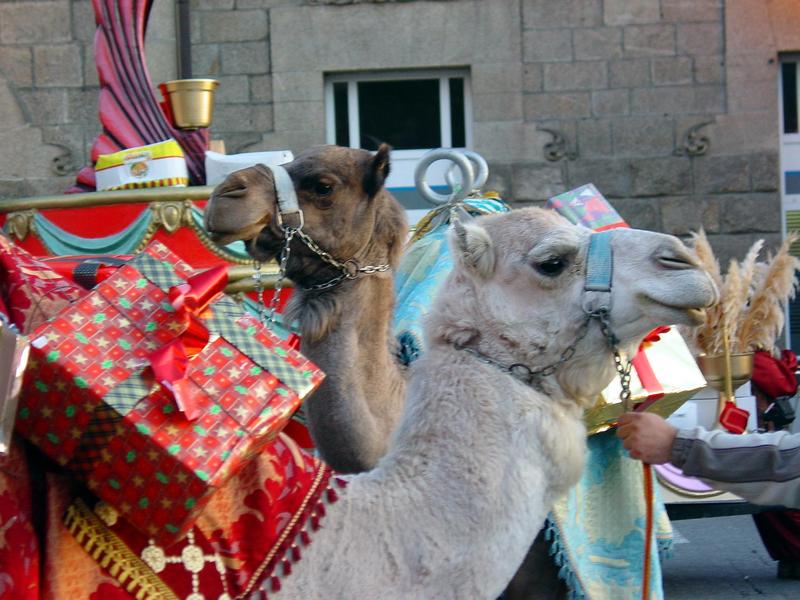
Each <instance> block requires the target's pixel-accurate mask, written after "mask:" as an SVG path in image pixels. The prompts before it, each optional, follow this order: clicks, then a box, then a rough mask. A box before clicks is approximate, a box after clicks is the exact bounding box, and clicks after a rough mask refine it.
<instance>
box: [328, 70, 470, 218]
mask: <svg viewBox="0 0 800 600" xmlns="http://www.w3.org/2000/svg"><path fill="white" fill-rule="evenodd" d="M325 105H326V120H327V129H326V137H327V142H328V143H329V144H337V145H339V146H349V147H351V148H363V149H365V150H377V149H378V146H379V145H380V144H381V143H383V142H385V143H387V144H389V145H390V146H391V147H392V173H391V175H390V176H389V181H388V182H387V187H388V188H389V189H390V190H391V191H392V193H393V194H394V195H395V197H397V199H398V200H400V202H401V203H402V204H403V205H404V206H405V207H406V208H407V209H412V211H413V210H415V209H416V210H419V211H424V210H428V209H430V208H431V206H430V205H429V204H428V203H426V202H425V201H424V200H423V199H422V198H421V197H420V196H419V195H418V194H416V191H415V189H414V169H415V168H416V164H417V162H418V161H419V159H420V158H421V157H422V156H423V155H424V154H425V152H427V151H428V150H430V149H432V148H471V147H472V131H471V126H470V125H471V104H470V87H469V72H468V71H467V70H465V69H453V70H437V71H393V72H362V73H341V74H333V75H329V76H328V77H327V78H326V81H325ZM440 163H441V161H440ZM440 163H435V164H434V165H432V168H431V169H430V170H429V171H428V181H429V183H430V184H431V187H433V188H434V189H437V188H439V190H440V191H443V190H445V189H447V186H446V184H445V180H444V172H445V170H446V168H447V167H448V165H447V164H444V163H441V164H440ZM418 216H419V214H416V213H414V212H412V213H411V214H409V217H410V218H411V219H412V221H413V220H415V217H418Z"/></svg>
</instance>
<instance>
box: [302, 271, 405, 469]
mask: <svg viewBox="0 0 800 600" xmlns="http://www.w3.org/2000/svg"><path fill="white" fill-rule="evenodd" d="M329 294H331V296H332V297H331V298H328V299H325V298H323V297H319V298H308V306H307V307H306V310H308V311H313V313H314V315H313V317H314V318H317V317H318V316H319V312H320V311H321V310H323V309H324V310H326V311H327V313H328V314H327V315H326V318H327V319H329V322H328V323H327V326H326V334H325V335H323V336H321V337H319V338H318V339H309V340H308V341H307V342H306V341H304V343H303V347H302V349H303V352H304V354H306V355H307V356H308V357H309V358H310V359H311V360H312V361H314V362H315V363H316V364H317V365H318V366H319V367H320V368H322V370H323V371H325V373H326V374H327V377H326V380H325V381H324V383H323V384H322V386H321V387H320V389H319V390H318V391H317V392H315V393H314V394H313V395H312V396H311V397H310V398H309V399H308V401H307V402H306V405H305V406H306V411H307V414H308V417H309V422H310V428H311V433H312V435H313V436H314V440H315V442H316V444H317V447H318V448H319V450H320V452H321V454H322V456H323V457H324V458H325V460H326V461H327V462H329V463H330V464H331V466H333V467H334V468H335V469H337V470H339V471H342V472H358V471H363V470H366V469H369V468H371V467H372V466H373V465H374V464H375V463H376V462H377V461H378V459H379V458H380V457H381V456H382V455H383V454H384V452H385V450H386V445H387V443H388V438H389V436H390V434H391V432H392V431H393V430H394V426H395V425H396V423H397V421H398V420H399V418H400V413H401V410H402V406H403V402H404V399H405V380H404V377H403V375H402V373H401V371H400V368H399V367H398V365H397V363H396V361H395V358H394V355H393V353H392V349H391V346H392V343H391V335H390V327H391V321H392V318H393V311H394V284H393V281H392V277H391V274H390V273H376V274H372V275H369V276H365V277H363V278H360V279H357V280H355V281H352V282H348V283H346V284H345V285H343V286H342V287H341V288H339V289H337V290H334V291H332V292H329ZM306 316H307V317H308V318H312V314H311V312H309V313H307V315H306ZM303 325H304V323H303V317H302V316H301V326H303Z"/></svg>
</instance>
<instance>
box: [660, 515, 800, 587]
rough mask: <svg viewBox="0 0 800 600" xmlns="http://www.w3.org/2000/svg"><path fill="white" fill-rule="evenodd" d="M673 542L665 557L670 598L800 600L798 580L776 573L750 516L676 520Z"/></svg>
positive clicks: (664, 565) (665, 576)
mask: <svg viewBox="0 0 800 600" xmlns="http://www.w3.org/2000/svg"><path fill="white" fill-rule="evenodd" d="M673 527H674V528H675V542H676V543H675V547H674V552H673V556H672V558H670V559H668V560H666V561H665V562H664V563H663V567H664V595H665V597H666V600H731V599H736V598H754V599H755V598H757V599H758V600H800V580H797V581H795V580H784V579H778V578H777V577H776V576H775V573H776V570H777V563H775V562H774V561H773V560H772V559H771V558H770V557H769V554H767V552H766V550H765V549H764V546H763V545H762V543H761V538H759V536H758V532H757V531H756V528H755V525H753V520H752V518H751V517H750V516H736V517H715V518H711V519H691V520H685V521H673Z"/></svg>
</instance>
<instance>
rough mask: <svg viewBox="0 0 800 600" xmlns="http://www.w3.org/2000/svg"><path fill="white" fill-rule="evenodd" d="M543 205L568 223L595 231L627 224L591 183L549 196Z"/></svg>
mask: <svg viewBox="0 0 800 600" xmlns="http://www.w3.org/2000/svg"><path fill="white" fill-rule="evenodd" d="M545 207H546V208H552V209H553V210H555V211H556V212H558V213H559V214H560V215H561V216H563V217H565V218H566V219H567V220H568V221H569V222H570V223H573V224H575V225H578V224H580V225H584V226H586V227H588V228H590V229H594V230H595V231H605V230H606V229H614V228H616V227H627V226H628V224H627V223H626V222H625V221H624V220H623V219H622V217H620V216H619V213H618V212H617V211H616V210H614V207H612V206H611V204H609V203H608V200H606V199H605V197H604V196H603V194H601V193H600V192H598V191H597V188H596V187H594V186H593V185H592V184H591V183H587V184H586V185H582V186H580V187H578V188H575V189H574V190H570V191H568V192H564V193H563V194H559V195H558V196H554V197H552V198H550V199H549V200H548V201H547V204H545Z"/></svg>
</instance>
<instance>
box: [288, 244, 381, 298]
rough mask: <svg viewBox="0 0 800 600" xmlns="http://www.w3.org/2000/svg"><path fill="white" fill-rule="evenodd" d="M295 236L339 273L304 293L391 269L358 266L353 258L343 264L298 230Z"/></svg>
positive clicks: (307, 288) (379, 266)
mask: <svg viewBox="0 0 800 600" xmlns="http://www.w3.org/2000/svg"><path fill="white" fill-rule="evenodd" d="M294 233H295V235H297V237H298V238H300V239H301V240H302V241H303V243H304V244H305V245H306V246H307V247H308V249H309V250H311V251H312V252H313V253H314V254H316V255H317V256H319V257H320V258H321V259H322V260H323V261H324V262H326V263H328V264H329V265H331V266H332V267H335V268H336V269H339V270H340V271H341V273H340V274H339V275H337V276H336V277H334V278H333V279H331V280H330V281H326V282H324V283H317V284H314V285H310V286H308V287H304V288H303V289H304V290H306V291H318V290H327V289H329V288H332V287H335V286H337V285H338V284H339V283H341V282H342V281H344V280H346V279H358V278H359V277H361V276H362V275H371V274H373V273H383V272H384V271H388V270H389V269H391V266H390V265H389V264H388V263H387V264H382V265H374V266H373V265H367V266H365V267H362V266H359V264H358V261H356V260H355V259H354V258H350V259H348V260H346V261H344V262H341V261H339V260H336V259H335V258H334V257H333V256H331V255H330V253H329V252H327V251H326V250H323V249H322V248H321V247H320V246H319V244H317V243H316V242H315V241H314V240H313V239H312V238H311V237H309V236H308V235H307V234H306V233H305V232H304V231H302V230H300V229H298V230H295V232H294Z"/></svg>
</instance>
